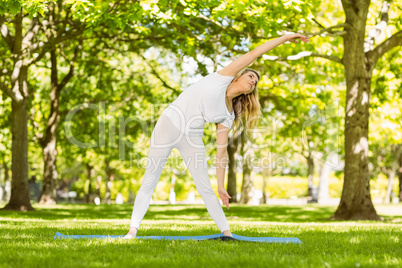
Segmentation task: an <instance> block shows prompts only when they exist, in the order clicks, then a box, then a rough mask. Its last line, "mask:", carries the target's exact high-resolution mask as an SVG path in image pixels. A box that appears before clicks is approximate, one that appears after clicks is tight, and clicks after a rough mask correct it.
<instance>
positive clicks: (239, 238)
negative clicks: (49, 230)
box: [54, 232, 302, 244]
mask: <svg viewBox="0 0 402 268" xmlns="http://www.w3.org/2000/svg"><path fill="white" fill-rule="evenodd" d="M123 237H124V235H63V234H61V233H59V232H57V233H56V235H55V236H54V239H56V238H59V239H66V238H72V239H82V238H123ZM137 239H154V240H162V239H166V240H197V241H201V240H223V241H227V240H234V241H247V242H263V243H286V244H287V243H295V244H301V243H302V242H301V241H300V239H299V238H296V237H289V238H287V237H247V236H241V235H235V234H233V237H230V236H224V235H223V234H215V235H201V236H137Z"/></svg>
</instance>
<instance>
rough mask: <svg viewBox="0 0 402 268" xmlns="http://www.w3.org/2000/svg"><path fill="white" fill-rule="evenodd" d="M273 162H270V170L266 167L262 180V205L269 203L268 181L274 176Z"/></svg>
mask: <svg viewBox="0 0 402 268" xmlns="http://www.w3.org/2000/svg"><path fill="white" fill-rule="evenodd" d="M272 168H273V166H272V162H270V166H269V167H268V168H266V167H264V169H263V178H262V204H266V203H267V191H266V188H267V184H268V179H269V178H271V176H272Z"/></svg>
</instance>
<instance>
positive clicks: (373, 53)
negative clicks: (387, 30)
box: [366, 30, 402, 69]
mask: <svg viewBox="0 0 402 268" xmlns="http://www.w3.org/2000/svg"><path fill="white" fill-rule="evenodd" d="M397 46H402V30H401V31H399V32H397V33H395V34H394V35H392V36H391V37H390V38H388V39H387V40H385V41H384V42H382V43H381V44H379V45H378V46H377V47H376V48H375V49H374V50H370V51H368V52H366V58H368V59H369V61H370V63H371V69H374V67H375V65H376V64H377V61H378V59H379V58H381V57H382V56H383V55H384V54H385V53H387V52H388V51H390V50H391V49H393V48H394V47H397Z"/></svg>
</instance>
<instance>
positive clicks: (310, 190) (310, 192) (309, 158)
mask: <svg viewBox="0 0 402 268" xmlns="http://www.w3.org/2000/svg"><path fill="white" fill-rule="evenodd" d="M306 159H307V171H308V177H307V178H308V179H307V187H308V196H309V199H310V200H311V201H314V202H317V200H314V199H315V198H314V197H313V186H314V182H313V180H314V158H313V157H312V155H311V152H308V156H307V157H306Z"/></svg>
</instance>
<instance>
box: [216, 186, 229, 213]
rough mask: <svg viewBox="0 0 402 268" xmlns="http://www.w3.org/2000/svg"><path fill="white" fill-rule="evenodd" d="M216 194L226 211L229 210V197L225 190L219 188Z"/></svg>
mask: <svg viewBox="0 0 402 268" xmlns="http://www.w3.org/2000/svg"><path fill="white" fill-rule="evenodd" d="M218 194H219V197H220V198H221V199H222V204H223V205H225V206H226V208H227V209H229V198H231V197H230V196H229V194H228V192H227V191H226V190H225V188H219V189H218Z"/></svg>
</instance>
